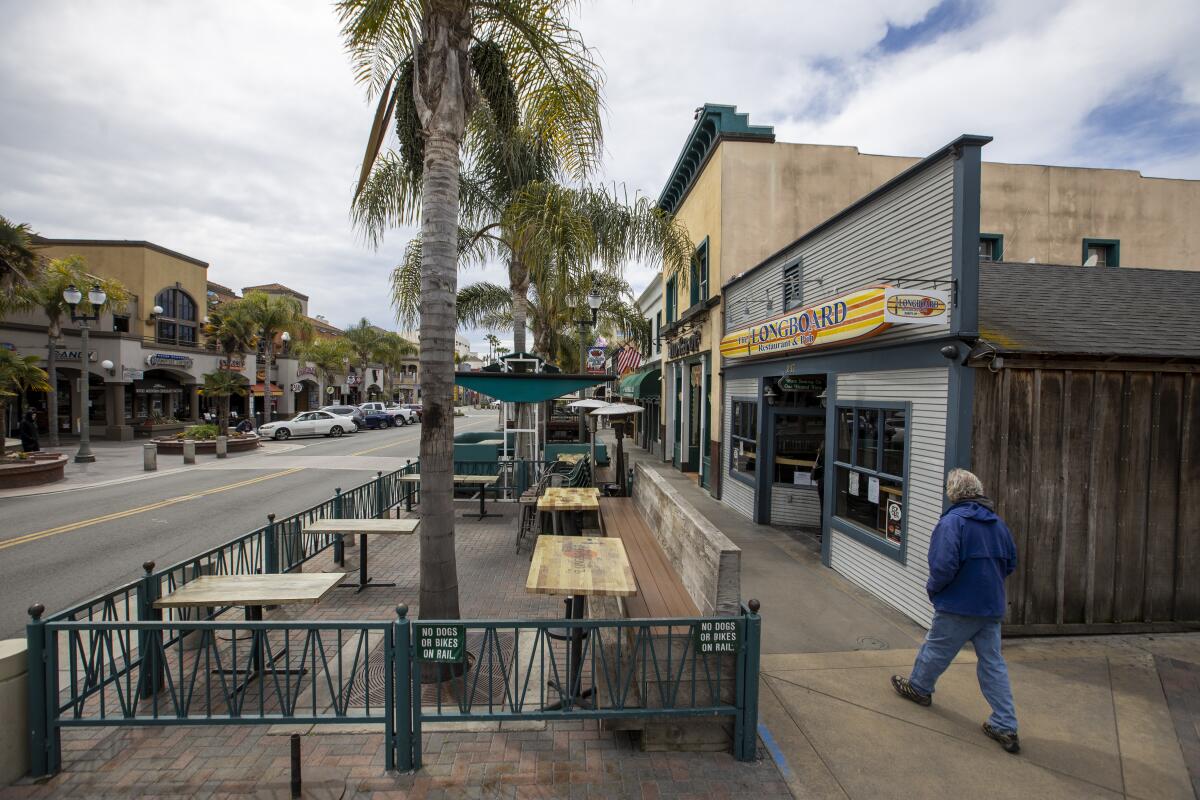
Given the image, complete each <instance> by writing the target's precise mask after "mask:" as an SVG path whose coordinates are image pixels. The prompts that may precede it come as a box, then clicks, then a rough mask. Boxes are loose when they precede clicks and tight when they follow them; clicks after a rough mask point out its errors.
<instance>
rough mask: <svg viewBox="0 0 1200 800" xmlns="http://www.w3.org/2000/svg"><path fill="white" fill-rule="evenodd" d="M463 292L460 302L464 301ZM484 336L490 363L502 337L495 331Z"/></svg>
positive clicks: (460, 315)
mask: <svg viewBox="0 0 1200 800" xmlns="http://www.w3.org/2000/svg"><path fill="white" fill-rule="evenodd" d="M461 294H462V293H461V292H459V295H460V297H459V300H458V302H462V297H461ZM459 319H462V313H461V312H459ZM483 338H484V340H485V341H486V342H487V343H488V362H489V363H490V362H491V361H492V360H493V359H494V358H495V356H496V348H497V347H499V346H500V337H499V336H497V335H496V334H494V333H489V334H488V335H487V336H484V337H483Z"/></svg>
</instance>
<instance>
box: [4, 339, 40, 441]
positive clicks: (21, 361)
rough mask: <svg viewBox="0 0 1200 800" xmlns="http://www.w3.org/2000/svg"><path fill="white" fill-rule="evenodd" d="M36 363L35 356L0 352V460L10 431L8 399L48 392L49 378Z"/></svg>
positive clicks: (7, 351) (8, 351)
mask: <svg viewBox="0 0 1200 800" xmlns="http://www.w3.org/2000/svg"><path fill="white" fill-rule="evenodd" d="M37 362H38V357H37V356H19V355H17V354H16V353H14V352H13V351H11V350H0V423H3V425H4V430H3V432H2V434H0V458H2V457H3V456H4V440H5V438H6V437H7V436H8V433H9V430H10V429H11V425H10V424H9V419H8V398H10V397H20V396H21V395H23V394H25V392H48V391H50V380H49V376H48V375H47V374H46V371H45V370H43V369H42V368H41V367H39V366H38V363H37Z"/></svg>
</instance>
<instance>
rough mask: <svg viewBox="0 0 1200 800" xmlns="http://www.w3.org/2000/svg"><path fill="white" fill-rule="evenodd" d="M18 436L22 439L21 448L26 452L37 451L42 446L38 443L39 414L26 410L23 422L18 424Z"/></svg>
mask: <svg viewBox="0 0 1200 800" xmlns="http://www.w3.org/2000/svg"><path fill="white" fill-rule="evenodd" d="M17 436H18V437H20V439H21V450H23V451H24V452H26V453H36V452H37V451H39V450H41V449H42V448H41V447H40V446H39V445H38V429H37V416H36V415H35V414H34V413H33V412H32V411H27V412H25V416H24V418H23V419H22V420H21V423H20V424H19V425H17Z"/></svg>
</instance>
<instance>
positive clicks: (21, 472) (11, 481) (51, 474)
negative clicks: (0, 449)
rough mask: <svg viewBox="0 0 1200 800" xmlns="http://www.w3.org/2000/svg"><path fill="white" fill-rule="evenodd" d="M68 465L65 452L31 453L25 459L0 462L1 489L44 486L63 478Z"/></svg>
mask: <svg viewBox="0 0 1200 800" xmlns="http://www.w3.org/2000/svg"><path fill="white" fill-rule="evenodd" d="M66 466H67V455H66V454H65V453H31V454H30V457H29V458H28V459H26V460H24V461H8V460H5V461H4V462H2V463H0V489H19V488H22V487H25V486H43V485H45V484H47V483H54V482H55V481H61V480H62V479H63V469H64V468H65V467H66Z"/></svg>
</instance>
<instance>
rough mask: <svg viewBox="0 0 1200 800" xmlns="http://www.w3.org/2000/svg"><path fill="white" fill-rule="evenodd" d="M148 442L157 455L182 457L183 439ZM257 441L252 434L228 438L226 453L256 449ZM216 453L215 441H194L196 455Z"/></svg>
mask: <svg viewBox="0 0 1200 800" xmlns="http://www.w3.org/2000/svg"><path fill="white" fill-rule="evenodd" d="M150 441H152V442H153V443H154V444H155V445H157V446H158V453H159V455H165V456H166V455H175V456H181V455H183V442H184V440H183V439H151V440H150ZM188 441H192V440H190V439H189V440H188ZM259 441H260V440H259V438H258V437H257V436H255V435H253V434H251V435H249V436H246V437H245V438H241V439H234V438H233V437H232V436H231V437H229V444H228V451H229V452H230V453H244V452H246V451H248V450H253V449H255V448H256V447H258V443H259ZM216 452H217V442H216V440H215V439H205V440H196V455H205V454H208V455H214V454H215V453H216Z"/></svg>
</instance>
